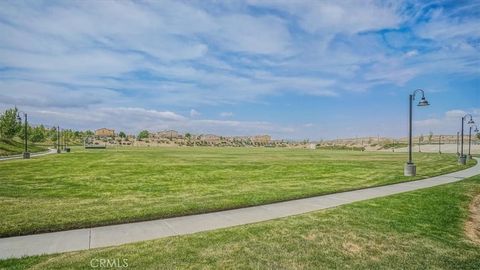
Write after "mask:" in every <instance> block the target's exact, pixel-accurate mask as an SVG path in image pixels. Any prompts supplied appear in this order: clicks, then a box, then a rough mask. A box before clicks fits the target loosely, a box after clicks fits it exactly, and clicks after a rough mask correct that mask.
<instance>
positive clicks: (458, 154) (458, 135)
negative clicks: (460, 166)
mask: <svg viewBox="0 0 480 270" xmlns="http://www.w3.org/2000/svg"><path fill="white" fill-rule="evenodd" d="M459 140H460V132H458V131H457V156H460V152H459V150H458V143H459Z"/></svg>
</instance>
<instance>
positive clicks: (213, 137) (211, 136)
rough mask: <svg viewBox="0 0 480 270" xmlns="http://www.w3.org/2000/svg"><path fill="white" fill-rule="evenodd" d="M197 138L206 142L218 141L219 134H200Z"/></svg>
mask: <svg viewBox="0 0 480 270" xmlns="http://www.w3.org/2000/svg"><path fill="white" fill-rule="evenodd" d="M199 139H200V140H201V141H205V142H208V143H216V142H220V136H217V135H214V134H202V135H200V138H199Z"/></svg>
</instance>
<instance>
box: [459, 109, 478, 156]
mask: <svg viewBox="0 0 480 270" xmlns="http://www.w3.org/2000/svg"><path fill="white" fill-rule="evenodd" d="M468 116H470V120H469V121H468V122H467V124H469V125H472V124H475V122H474V121H473V117H472V115H471V114H466V115H465V116H463V117H462V129H461V132H462V135H461V138H460V140H461V145H460V157H459V158H458V163H459V164H461V165H465V164H467V157H466V156H465V155H464V154H463V126H464V123H465V119H466V118H467V117H468Z"/></svg>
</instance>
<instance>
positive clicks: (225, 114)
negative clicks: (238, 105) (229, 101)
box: [220, 112, 233, 117]
mask: <svg viewBox="0 0 480 270" xmlns="http://www.w3.org/2000/svg"><path fill="white" fill-rule="evenodd" d="M220 116H221V117H232V116H233V113H232V112H221V113H220Z"/></svg>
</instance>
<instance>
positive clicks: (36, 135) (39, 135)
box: [30, 125, 46, 142]
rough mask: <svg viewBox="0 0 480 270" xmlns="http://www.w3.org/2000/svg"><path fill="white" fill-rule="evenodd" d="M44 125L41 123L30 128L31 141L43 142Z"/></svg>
mask: <svg viewBox="0 0 480 270" xmlns="http://www.w3.org/2000/svg"><path fill="white" fill-rule="evenodd" d="M45 133H46V132H45V127H44V126H43V125H40V126H36V127H34V128H33V129H32V133H31V135H30V141H32V142H44V141H45Z"/></svg>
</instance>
